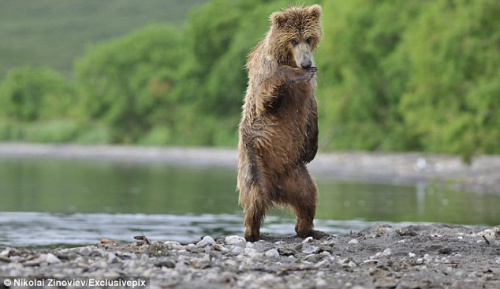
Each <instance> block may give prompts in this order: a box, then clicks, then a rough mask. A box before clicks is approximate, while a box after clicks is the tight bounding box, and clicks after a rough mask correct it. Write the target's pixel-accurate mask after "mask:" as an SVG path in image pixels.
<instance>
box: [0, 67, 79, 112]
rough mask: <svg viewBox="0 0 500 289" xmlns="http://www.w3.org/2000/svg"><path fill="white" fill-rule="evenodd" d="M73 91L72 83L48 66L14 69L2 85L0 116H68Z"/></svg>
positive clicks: (72, 99)
mask: <svg viewBox="0 0 500 289" xmlns="http://www.w3.org/2000/svg"><path fill="white" fill-rule="evenodd" d="M73 105H74V93H73V91H72V87H71V85H70V84H69V82H68V81H67V80H66V79H64V78H63V77H62V76H61V75H59V74H58V73H56V72H55V71H53V70H51V69H49V68H33V67H22V68H16V69H12V70H11V71H10V72H9V73H8V74H7V77H6V78H5V80H4V81H3V82H2V83H1V85H0V107H1V109H0V117H3V118H6V119H11V120H16V121H21V122H22V121H36V120H49V119H52V118H61V117H65V116H68V115H69V112H70V111H71V110H72V106H73Z"/></svg>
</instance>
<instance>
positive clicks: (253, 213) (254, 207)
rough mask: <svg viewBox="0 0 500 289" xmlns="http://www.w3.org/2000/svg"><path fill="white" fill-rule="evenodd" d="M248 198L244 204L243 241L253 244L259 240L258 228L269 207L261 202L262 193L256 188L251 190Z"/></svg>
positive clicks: (264, 202) (263, 201)
mask: <svg viewBox="0 0 500 289" xmlns="http://www.w3.org/2000/svg"><path fill="white" fill-rule="evenodd" d="M250 196H251V197H250V198H249V200H248V202H247V203H246V204H245V239H246V240H247V241H248V242H255V241H258V240H259V239H260V226H261V225H262V222H263V221H264V216H265V215H266V210H267V208H268V206H269V205H268V204H267V202H266V201H265V200H262V198H261V196H262V193H261V192H259V191H258V189H257V188H256V187H253V188H252V189H251V192H250Z"/></svg>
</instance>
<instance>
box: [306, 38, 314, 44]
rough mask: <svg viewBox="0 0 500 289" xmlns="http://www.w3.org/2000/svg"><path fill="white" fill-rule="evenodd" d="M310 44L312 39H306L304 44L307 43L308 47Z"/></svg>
mask: <svg viewBox="0 0 500 289" xmlns="http://www.w3.org/2000/svg"><path fill="white" fill-rule="evenodd" d="M312 42H313V39H312V37H307V39H306V43H307V44H308V45H310V44H311V43H312Z"/></svg>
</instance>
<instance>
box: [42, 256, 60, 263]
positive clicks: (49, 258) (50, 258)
mask: <svg viewBox="0 0 500 289" xmlns="http://www.w3.org/2000/svg"><path fill="white" fill-rule="evenodd" d="M43 261H45V262H47V263H49V264H54V263H61V260H59V258H57V257H56V256H55V255H54V254H52V253H48V254H47V255H45V260H43Z"/></svg>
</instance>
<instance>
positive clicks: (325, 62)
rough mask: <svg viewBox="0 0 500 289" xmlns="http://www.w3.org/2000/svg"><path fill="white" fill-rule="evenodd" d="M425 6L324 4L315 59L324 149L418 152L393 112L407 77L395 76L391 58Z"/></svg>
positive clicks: (357, 0) (356, 2)
mask: <svg viewBox="0 0 500 289" xmlns="http://www.w3.org/2000/svg"><path fill="white" fill-rule="evenodd" d="M424 3H425V2H422V1H419V2H394V1H366V0H354V1H328V2H326V1H325V3H324V5H323V11H324V16H323V26H324V39H323V42H322V43H321V45H320V47H319V53H318V54H319V55H318V57H317V62H318V67H319V71H320V72H319V79H318V86H319V87H318V90H319V94H318V98H319V104H320V105H319V108H320V126H321V131H322V136H321V138H322V139H321V146H322V147H323V148H326V149H364V150H387V149H391V150H402V149H408V148H410V149H414V148H416V147H415V144H414V143H412V142H411V135H410V136H408V135H407V134H406V132H405V130H404V129H403V127H402V120H401V116H400V114H399V111H398V109H397V108H398V103H399V99H400V94H401V91H402V90H404V89H405V83H406V78H407V77H408V75H407V74H406V73H404V72H403V73H401V71H398V72H397V73H394V71H393V65H394V63H393V62H394V60H393V54H394V53H395V51H397V48H398V47H399V46H400V44H401V41H402V37H403V34H404V31H405V29H406V28H407V27H408V26H409V25H411V23H412V19H413V18H414V17H415V15H418V12H419V11H420V9H421V8H422V7H423V6H424V5H425V4H424Z"/></svg>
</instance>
